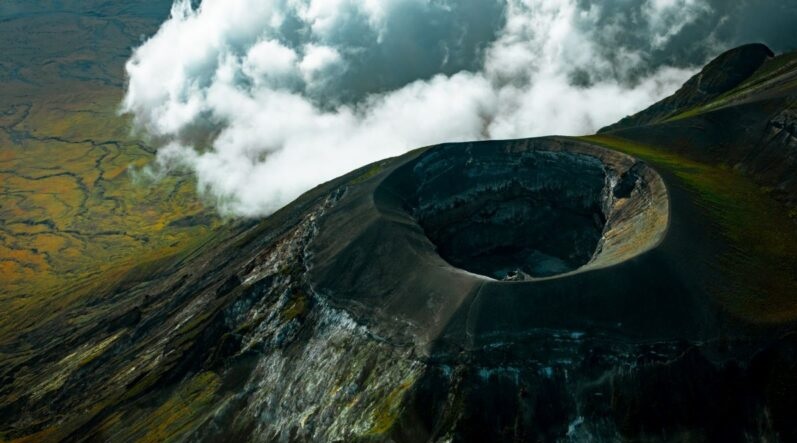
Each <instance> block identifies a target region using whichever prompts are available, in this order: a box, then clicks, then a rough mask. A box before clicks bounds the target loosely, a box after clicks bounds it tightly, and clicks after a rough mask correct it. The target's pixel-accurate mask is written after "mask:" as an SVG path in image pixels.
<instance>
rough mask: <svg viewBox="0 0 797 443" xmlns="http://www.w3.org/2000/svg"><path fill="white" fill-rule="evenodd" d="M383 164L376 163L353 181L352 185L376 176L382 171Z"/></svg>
mask: <svg viewBox="0 0 797 443" xmlns="http://www.w3.org/2000/svg"><path fill="white" fill-rule="evenodd" d="M382 163H383V162H379V163H374V164H373V165H371V166H369V167H368V168H367V169H365V170H364V171H363V172H362V174H360V175H358V176H357V177H356V178H354V179H353V180H351V183H352V184H359V183H363V182H365V181H367V180H368V179H369V178H371V177H374V176H376V175H377V174H379V173H380V172H381V171H382Z"/></svg>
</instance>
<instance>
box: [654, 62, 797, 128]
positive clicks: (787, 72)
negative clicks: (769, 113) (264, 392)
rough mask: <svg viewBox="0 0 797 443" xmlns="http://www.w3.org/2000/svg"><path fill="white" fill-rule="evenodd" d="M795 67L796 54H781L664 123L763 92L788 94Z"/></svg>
mask: <svg viewBox="0 0 797 443" xmlns="http://www.w3.org/2000/svg"><path fill="white" fill-rule="evenodd" d="M796 66H797V52H792V53H788V54H782V55H779V56H778V57H775V58H773V59H771V60H768V61H767V62H766V63H764V64H763V65H762V66H761V67H760V68H759V69H758V70H757V71H756V72H755V73H754V74H753V75H752V76H750V78H748V79H747V80H745V81H744V82H742V84H740V85H739V86H737V87H735V88H733V89H731V90H730V91H727V92H725V93H723V94H721V95H720V96H719V97H717V98H715V99H714V100H712V101H711V102H709V103H706V104H703V105H700V106H695V107H693V108H689V109H684V110H681V111H680V112H678V113H677V114H675V115H673V116H670V117H668V118H666V119H665V120H664V121H675V120H682V119H685V118H690V117H694V116H696V115H700V114H703V113H706V112H709V111H713V110H715V109H719V108H722V107H724V106H729V105H732V104H735V103H738V102H740V101H743V100H744V99H745V98H746V97H752V96H754V95H755V93H756V92H761V91H763V90H767V91H778V92H788V91H790V90H793V89H795V88H797V77H795V76H794V72H795V67H796Z"/></svg>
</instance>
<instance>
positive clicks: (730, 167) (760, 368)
mask: <svg viewBox="0 0 797 443" xmlns="http://www.w3.org/2000/svg"><path fill="white" fill-rule="evenodd" d="M708 85H710V87H709V86H708ZM795 88H797V56H795V55H793V54H787V55H781V56H778V57H773V56H772V55H771V52H770V51H769V50H768V49H767V48H766V47H764V46H761V45H752V46H745V47H742V48H738V49H736V50H732V51H730V52H728V53H726V54H723V55H721V56H720V57H719V58H718V59H717V61H715V62H712V63H711V64H709V65H708V66H707V67H706V68H705V69H704V70H703V71H702V72H701V73H699V74H698V75H697V76H696V77H695V78H694V79H692V80H690V81H689V82H688V83H686V84H685V85H684V88H682V89H681V90H680V91H678V92H677V93H676V94H675V95H674V96H673V97H671V98H668V99H665V100H664V101H662V102H660V103H659V104H656V105H654V106H653V107H651V108H649V109H648V110H645V111H643V112H642V113H640V114H639V115H637V116H632V117H630V118H629V119H625V120H624V121H621V122H619V123H618V124H617V125H614V126H611V127H608V128H605V129H604V130H602V131H601V133H599V134H598V135H595V136H590V137H582V138H563V137H547V138H538V139H523V140H508V141H487V142H474V143H460V144H444V145H438V146H432V147H427V148H422V149H418V150H416V151H412V152H410V153H408V154H406V155H403V156H400V157H397V158H392V159H387V160H383V161H381V162H378V163H375V164H372V165H369V166H366V167H364V168H361V169H359V170H356V171H353V172H351V173H350V174H347V175H345V176H343V177H340V178H338V179H336V180H333V181H331V182H329V183H326V184H323V185H321V186H319V187H317V188H315V189H313V190H311V191H310V192H308V193H306V194H305V195H303V196H302V197H300V198H299V199H297V200H296V201H295V202H293V203H292V204H290V205H288V206H287V207H285V208H283V209H282V210H280V211H279V212H277V213H276V214H274V215H273V216H271V217H269V218H267V219H265V220H262V221H249V222H238V223H230V224H228V225H227V226H226V227H224V228H223V229H224V231H223V232H222V234H220V235H218V236H217V237H216V238H214V239H213V240H211V241H210V242H209V243H207V244H206V245H205V246H204V247H202V248H200V249H198V250H196V251H194V252H192V253H190V254H185V255H182V256H180V258H179V259H174V260H173V261H170V262H169V261H165V262H164V263H163V265H162V267H161V268H160V269H158V270H157V272H151V273H149V274H139V275H137V278H136V279H129V280H127V281H125V282H124V284H119V285H116V286H114V290H109V291H107V292H102V293H97V294H96V296H95V297H93V298H92V299H90V300H89V301H88V302H86V303H85V304H84V305H80V306H77V307H74V308H70V309H69V310H66V311H64V312H63V314H62V315H61V316H59V317H58V318H56V319H54V320H51V321H48V322H46V323H45V324H43V325H42V326H40V327H37V328H34V329H31V330H26V331H23V332H21V333H20V334H19V336H18V338H17V339H16V340H15V341H13V343H12V344H10V345H7V346H5V347H4V348H3V349H2V352H3V354H2V358H3V365H0V368H1V369H0V371H1V372H0V380H2V384H1V385H0V396H1V397H0V398H2V402H1V403H0V404H2V408H1V409H0V432H2V433H1V434H0V437H2V438H3V439H6V440H16V439H19V440H20V441H25V440H27V441H60V440H66V441H84V440H92V441H95V440H103V441H104V440H107V441H162V440H171V441H176V440H187V441H197V440H198V441H242V440H251V441H509V440H512V441H515V440H518V441H618V440H620V441H686V440H688V441H722V442H734V441H750V440H753V441H760V440H767V441H794V440H795V439H797V371H795V365H797V335H795V334H794V333H793V332H791V331H793V329H794V327H795V323H794V321H795V319H796V318H797V280H796V277H795V276H797V227H796V226H795V223H794V216H795V209H794V208H795V202H797V194H795V192H797V189H795V186H797V181H795V175H794V162H795V161H797V160H796V159H797V155H795V153H796V151H795V147H797V138H795V137H796V136H797V132H795V120H794V115H795V112H797V111H796V110H797V108H796V107H795V106H796V105H795V103H797V102H796V101H795V99H797V92H796V89H795ZM88 313H91V314H92V315H93V317H92V318H101V319H102V320H100V321H97V322H93V323H90V324H87V322H81V321H80V320H81V319H82V318H85V316H86V315H87V314H88ZM98 313H101V314H98Z"/></svg>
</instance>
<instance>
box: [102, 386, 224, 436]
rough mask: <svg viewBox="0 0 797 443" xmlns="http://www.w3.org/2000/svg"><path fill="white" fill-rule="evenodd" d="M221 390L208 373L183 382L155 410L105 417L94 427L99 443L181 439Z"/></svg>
mask: <svg viewBox="0 0 797 443" xmlns="http://www.w3.org/2000/svg"><path fill="white" fill-rule="evenodd" d="M220 386H221V380H220V378H219V376H218V375H217V374H216V373H214V372H211V371H206V372H202V373H199V374H197V375H195V376H193V377H191V378H189V379H186V380H185V381H183V382H182V383H181V384H180V385H179V386H177V387H176V388H175V389H174V390H173V391H172V392H171V393H170V394H169V396H168V397H167V398H165V399H164V400H162V401H161V402H159V403H158V404H157V405H155V406H151V407H146V408H144V407H142V408H141V409H136V410H134V411H131V412H127V413H122V412H118V413H115V414H112V415H110V416H108V417H106V418H105V419H104V420H103V421H102V423H100V424H99V426H98V427H97V429H98V434H99V435H100V436H101V439H107V440H109V441H138V442H169V441H176V440H179V437H184V436H185V433H186V432H189V431H190V430H191V429H192V428H193V427H194V426H196V425H198V424H199V422H200V421H201V419H202V418H203V417H204V416H205V414H206V413H207V412H208V410H209V407H210V406H212V405H213V399H214V396H215V394H216V392H217V391H218V389H219V387H220Z"/></svg>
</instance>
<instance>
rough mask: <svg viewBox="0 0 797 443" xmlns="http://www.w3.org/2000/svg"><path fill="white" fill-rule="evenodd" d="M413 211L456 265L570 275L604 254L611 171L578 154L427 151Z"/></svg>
mask: <svg viewBox="0 0 797 443" xmlns="http://www.w3.org/2000/svg"><path fill="white" fill-rule="evenodd" d="M413 173H414V176H415V180H416V183H417V187H416V189H417V193H416V195H415V199H414V207H413V208H411V213H412V214H413V215H414V217H415V218H416V220H417V221H418V223H419V224H420V226H421V227H422V228H423V230H424V231H425V233H426V235H427V237H428V238H429V239H430V240H431V242H432V243H434V245H435V246H436V248H437V252H438V254H440V256H441V257H442V258H443V259H444V260H446V261H447V262H448V263H450V264H451V265H453V266H455V267H458V268H461V269H464V270H466V271H469V272H472V273H476V274H481V275H485V276H489V277H492V278H495V279H499V280H512V279H516V278H521V279H526V278H529V277H531V278H539V277H548V276H553V275H557V274H563V273H567V272H569V271H572V270H575V269H578V268H579V267H581V266H583V265H585V264H587V263H588V262H590V260H591V259H592V258H593V256H594V255H595V254H596V252H597V248H598V245H599V242H600V239H601V236H602V234H603V231H604V228H605V225H606V218H607V217H606V213H607V210H606V208H605V207H604V206H605V204H604V203H605V202H606V189H607V188H608V184H607V183H608V180H607V174H606V172H605V170H604V167H603V164H602V163H601V161H600V160H598V159H596V158H593V157H589V156H585V155H580V154H578V153H572V152H550V151H530V152H522V153H517V154H516V155H507V154H506V153H502V152H500V151H499V150H480V151H479V152H473V153H471V155H463V156H451V155H447V156H442V155H434V154H432V155H428V156H427V157H425V158H423V159H422V160H421V161H419V162H418V164H416V165H415V167H414V169H413Z"/></svg>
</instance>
